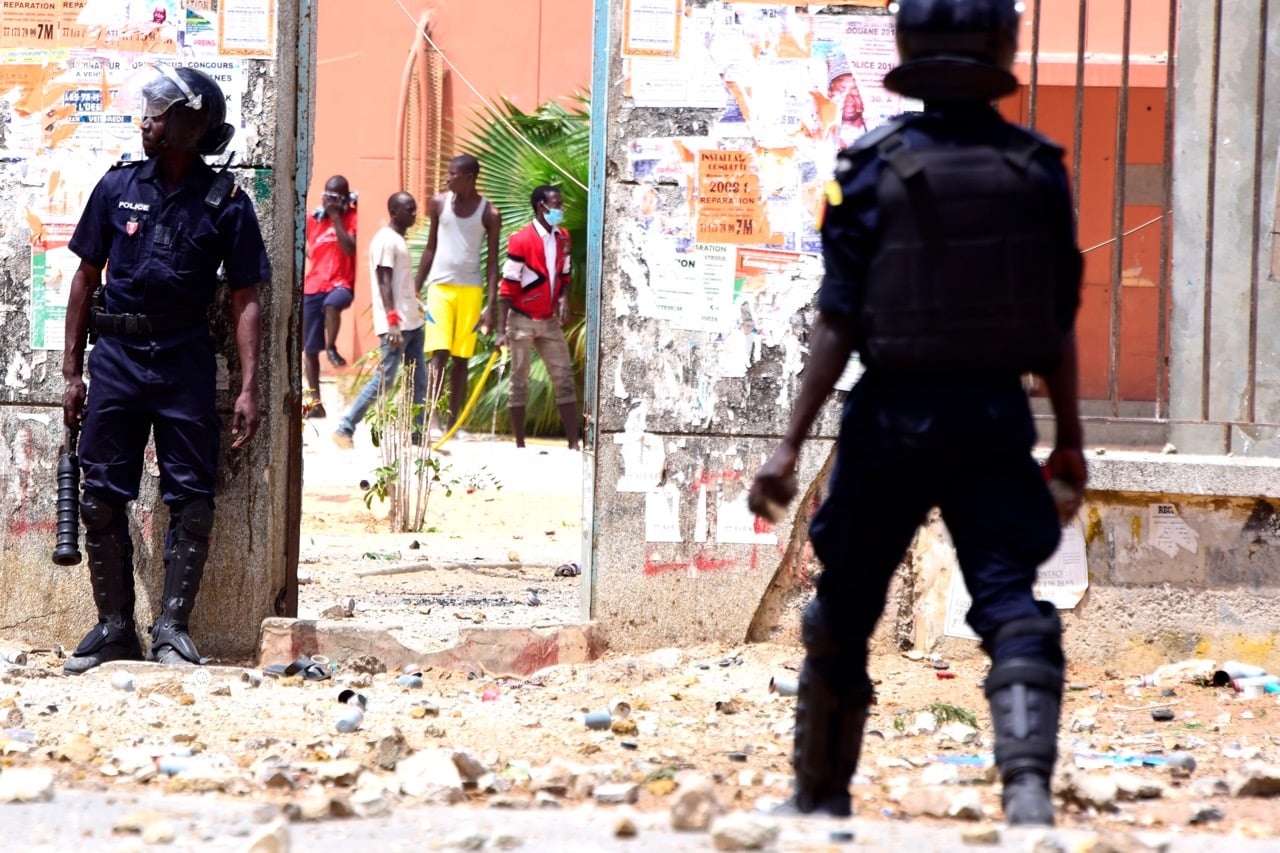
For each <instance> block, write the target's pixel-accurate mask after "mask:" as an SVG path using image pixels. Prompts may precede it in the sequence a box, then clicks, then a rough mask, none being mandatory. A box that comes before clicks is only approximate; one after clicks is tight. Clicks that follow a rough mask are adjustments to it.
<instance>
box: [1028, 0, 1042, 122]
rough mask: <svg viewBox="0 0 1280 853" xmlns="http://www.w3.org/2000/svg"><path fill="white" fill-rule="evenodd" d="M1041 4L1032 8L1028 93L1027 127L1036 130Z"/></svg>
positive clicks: (1038, 93)
mask: <svg viewBox="0 0 1280 853" xmlns="http://www.w3.org/2000/svg"><path fill="white" fill-rule="evenodd" d="M1040 3H1041V0H1035V2H1034V3H1033V4H1032V6H1031V85H1030V86H1029V87H1028V91H1027V125H1028V126H1029V127H1030V128H1031V129H1032V130H1035V129H1036V108H1037V107H1038V106H1039V100H1040Z"/></svg>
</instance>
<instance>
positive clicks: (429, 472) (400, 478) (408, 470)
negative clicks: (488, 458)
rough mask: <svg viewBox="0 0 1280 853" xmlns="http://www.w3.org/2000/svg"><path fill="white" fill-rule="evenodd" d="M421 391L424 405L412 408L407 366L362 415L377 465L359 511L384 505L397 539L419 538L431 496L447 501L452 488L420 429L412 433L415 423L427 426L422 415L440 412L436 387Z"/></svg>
mask: <svg viewBox="0 0 1280 853" xmlns="http://www.w3.org/2000/svg"><path fill="white" fill-rule="evenodd" d="M427 388H428V390H429V397H428V399H427V401H426V404H425V405H422V404H417V403H414V402H413V366H412V365H405V368H404V369H403V370H401V371H400V373H399V375H398V376H397V377H396V381H395V382H393V383H392V385H391V387H389V388H384V389H382V393H380V394H379V395H378V397H377V399H376V400H375V402H374V404H373V406H371V407H370V408H369V411H368V412H367V413H366V414H365V421H366V422H367V423H368V424H369V429H370V432H371V434H372V436H373V443H374V446H375V447H377V448H378V450H379V451H380V452H381V455H382V464H380V465H379V466H378V467H377V468H375V469H374V471H373V478H372V482H371V483H370V485H369V488H368V489H367V490H366V491H365V495H364V502H365V506H367V507H369V508H372V507H373V501H374V500H375V499H376V500H378V501H386V502H388V503H390V505H391V507H390V509H391V511H390V513H389V521H390V523H391V529H392V530H394V531H396V532H400V533H417V532H421V531H422V528H423V521H424V519H425V518H426V514H427V502H428V501H429V500H430V498H431V492H432V490H433V489H442V490H443V491H444V494H445V497H448V496H449V495H451V494H453V487H454V486H455V485H457V480H456V479H451V478H449V477H448V476H447V475H448V470H449V468H448V466H447V465H445V464H443V463H442V462H441V461H440V457H439V456H437V455H436V454H435V452H434V448H433V447H432V443H431V441H430V439H429V438H428V433H427V431H426V428H425V427H423V428H419V427H418V422H419V421H423V422H427V421H428V419H427V418H426V417H425V412H439V411H440V410H441V408H442V401H441V399H440V391H441V383H436V382H428V383H427Z"/></svg>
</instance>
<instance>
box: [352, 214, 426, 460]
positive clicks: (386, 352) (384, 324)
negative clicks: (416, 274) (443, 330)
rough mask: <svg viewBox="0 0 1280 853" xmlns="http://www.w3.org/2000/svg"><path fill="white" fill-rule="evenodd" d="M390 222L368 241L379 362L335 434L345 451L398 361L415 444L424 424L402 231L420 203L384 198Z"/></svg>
mask: <svg viewBox="0 0 1280 853" xmlns="http://www.w3.org/2000/svg"><path fill="white" fill-rule="evenodd" d="M387 212H388V213H389V214H391V224H390V225H384V226H383V227H382V228H381V229H380V230H379V231H378V233H377V234H375V235H373V241H372V242H370V243H369V271H370V278H372V279H373V282H374V284H375V286H374V287H373V288H372V291H373V294H372V296H373V299H372V301H373V306H372V307H373V330H374V331H375V332H376V333H377V334H378V336H379V337H380V338H381V339H382V347H381V349H380V355H381V364H380V365H379V366H378V371H377V373H376V374H375V375H374V376H373V378H371V379H370V380H369V381H368V383H366V384H365V386H364V390H362V391H361V392H360V396H358V397H356V401H355V402H354V403H353V404H352V405H351V410H350V411H349V412H347V414H346V415H345V416H344V417H343V418H342V422H341V423H340V424H338V428H337V430H335V431H334V433H333V442H334V444H336V445H338V446H339V447H342V448H344V449H350V448H351V447H353V446H354V442H353V440H352V436H354V435H355V432H356V425H357V424H359V423H360V421H362V420H363V419H364V415H365V412H367V411H368V410H369V407H370V406H372V405H373V402H374V400H376V399H377V398H378V395H379V394H381V393H383V392H384V391H386V390H389V389H390V388H391V386H392V385H393V384H394V383H395V381H396V376H397V375H398V374H399V372H400V365H401V363H402V362H407V363H408V365H409V370H410V372H411V374H412V381H413V403H414V407H415V409H416V412H415V413H414V428H413V442H414V444H419V443H421V441H422V424H423V420H424V417H425V414H426V411H425V403H426V399H427V366H426V362H425V359H424V356H423V348H422V335H423V331H422V327H423V324H424V322H425V318H424V317H423V314H422V306H421V305H420V304H419V302H418V292H417V288H416V287H415V285H414V281H413V262H412V261H411V260H410V258H409V246H408V244H406V243H405V240H404V235H405V233H406V232H407V231H408V230H409V229H410V228H411V227H412V226H413V223H414V222H416V221H417V219H418V203H417V202H416V201H414V198H413V196H411V195H410V194H409V193H407V192H398V193H396V194H395V195H393V196H391V198H389V199H387Z"/></svg>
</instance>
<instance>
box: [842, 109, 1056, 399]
mask: <svg viewBox="0 0 1280 853" xmlns="http://www.w3.org/2000/svg"><path fill="white" fill-rule="evenodd" d="M1004 127H1005V129H1006V130H1007V134H1006V138H1005V140H1004V141H1003V143H1002V144H997V145H967V146H956V147H943V146H938V147H911V145H910V144H909V143H908V142H907V140H906V139H905V138H904V137H903V134H902V132H901V131H902V128H901V126H900V127H898V129H896V130H894V131H893V132H890V133H889V134H888V135H887V136H885V137H883V138H882V139H881V140H880V141H878V143H876V144H875V153H876V154H877V155H878V156H879V157H880V158H881V159H882V160H883V161H884V163H883V167H882V169H881V173H880V177H879V183H878V185H877V195H878V199H879V205H880V208H879V211H880V245H879V249H878V251H877V252H876V254H875V256H874V257H873V258H872V259H871V264H870V271H869V275H868V279H867V285H866V293H865V297H864V300H863V305H862V312H861V317H860V332H861V337H862V347H861V349H862V356H863V360H864V361H865V362H866V363H867V364H868V365H870V366H875V367H879V368H882V369H884V370H887V371H891V372H900V373H913V374H920V373H929V374H938V373H992V372H1045V371H1047V370H1051V369H1052V368H1053V367H1054V366H1055V365H1056V364H1057V362H1058V359H1059V348H1060V346H1061V343H1062V337H1063V333H1064V330H1063V329H1062V328H1061V326H1060V325H1059V323H1058V321H1057V318H1056V317H1055V295H1056V294H1057V293H1058V291H1059V288H1060V286H1061V283H1060V279H1061V277H1062V276H1064V275H1065V274H1066V269H1065V267H1064V265H1063V263H1062V258H1061V257H1060V256H1059V255H1060V253H1061V249H1060V248H1059V247H1060V246H1061V244H1062V236H1061V235H1056V236H1057V239H1056V240H1055V239H1054V237H1055V235H1054V234H1053V229H1054V228H1055V227H1056V228H1061V224H1060V223H1061V220H1060V217H1059V219H1058V224H1057V225H1056V226H1055V225H1054V219H1053V217H1052V216H1051V211H1050V208H1049V205H1051V204H1053V203H1055V201H1056V199H1055V191H1054V189H1053V185H1052V183H1051V178H1050V176H1049V173H1048V171H1047V170H1046V169H1045V168H1044V167H1043V166H1041V165H1040V164H1038V163H1037V162H1036V160H1035V155H1036V153H1037V151H1038V150H1040V149H1041V148H1044V147H1048V146H1050V145H1051V143H1047V142H1045V141H1044V140H1042V139H1040V138H1038V137H1036V136H1034V135H1032V134H1030V133H1028V132H1026V131H1023V130H1021V129H1020V128H1017V127H1015V126H1013V125H1005V126H1004ZM868 153H870V152H868Z"/></svg>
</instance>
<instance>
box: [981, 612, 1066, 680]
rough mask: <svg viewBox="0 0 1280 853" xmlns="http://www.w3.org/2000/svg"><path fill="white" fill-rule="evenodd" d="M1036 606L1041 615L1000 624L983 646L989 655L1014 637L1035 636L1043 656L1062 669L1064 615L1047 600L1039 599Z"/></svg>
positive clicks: (984, 641) (1063, 660) (1063, 659)
mask: <svg viewBox="0 0 1280 853" xmlns="http://www.w3.org/2000/svg"><path fill="white" fill-rule="evenodd" d="M1036 607H1037V608H1039V610H1040V615H1039V616H1035V617H1030V618H1027V619H1015V620H1013V621H1012V622H1006V623H1005V624H1004V625H1001V626H1000V630H998V631H996V632H995V633H994V634H992V635H991V636H990V637H988V638H986V639H985V640H983V643H982V647H983V649H985V650H986V652H987V654H988V655H994V654H995V651H996V649H997V648H998V647H999V645H1000V644H1001V643H1003V642H1005V641H1006V640H1011V639H1013V638H1014V637H1035V638H1037V639H1039V640H1040V645H1041V648H1042V649H1043V658H1044V659H1045V660H1046V661H1047V662H1048V663H1049V664H1050V665H1052V666H1055V667H1057V668H1058V669H1061V668H1062V667H1063V665H1064V663H1065V658H1064V656H1063V654H1062V617H1060V616H1059V615H1058V608H1056V607H1054V606H1053V605H1052V604H1050V603H1049V602H1047V601H1037V602H1036Z"/></svg>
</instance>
